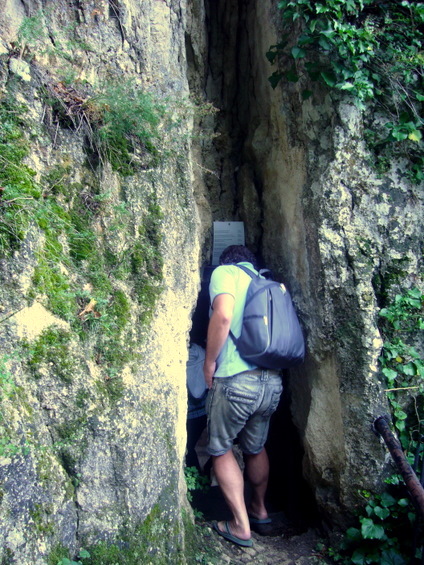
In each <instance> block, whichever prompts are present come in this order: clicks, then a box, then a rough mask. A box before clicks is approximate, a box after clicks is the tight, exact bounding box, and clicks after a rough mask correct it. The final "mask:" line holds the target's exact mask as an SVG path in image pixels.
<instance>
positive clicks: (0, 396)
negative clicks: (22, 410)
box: [0, 356, 20, 457]
mask: <svg viewBox="0 0 424 565" xmlns="http://www.w3.org/2000/svg"><path fill="white" fill-rule="evenodd" d="M8 360H9V357H8V356H3V357H1V358H0V457H5V456H10V455H16V454H17V453H19V451H20V447H19V446H18V445H16V444H15V443H14V442H13V441H12V438H11V436H10V434H9V431H8V426H7V424H8V422H7V418H6V414H5V411H4V406H3V403H4V402H5V401H6V400H8V399H10V398H12V397H13V396H14V395H15V394H16V391H17V387H16V385H15V382H14V379H13V377H12V375H11V373H10V371H9V369H8V367H7V362H8Z"/></svg>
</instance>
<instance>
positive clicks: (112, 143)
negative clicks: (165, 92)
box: [86, 80, 165, 175]
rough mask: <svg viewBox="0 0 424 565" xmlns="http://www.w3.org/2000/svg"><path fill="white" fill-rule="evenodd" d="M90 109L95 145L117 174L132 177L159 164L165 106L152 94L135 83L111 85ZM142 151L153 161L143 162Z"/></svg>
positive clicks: (90, 102) (103, 88) (102, 88)
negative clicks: (157, 161) (137, 171)
mask: <svg viewBox="0 0 424 565" xmlns="http://www.w3.org/2000/svg"><path fill="white" fill-rule="evenodd" d="M86 106H87V109H88V112H87V115H88V116H90V123H91V125H93V126H94V129H93V141H94V143H95V144H96V146H97V149H98V151H99V154H100V156H101V157H102V158H103V159H105V160H107V161H109V162H110V163H111V165H112V168H113V169H114V170H115V171H118V172H120V173H121V174H124V175H131V174H134V172H135V170H136V169H137V168H139V167H140V166H142V167H146V166H147V165H151V164H154V163H155V161H156V160H157V158H158V155H159V153H158V151H157V148H156V145H157V144H158V140H159V138H160V131H159V125H160V123H161V119H162V118H163V117H164V115H165V106H164V105H163V104H161V103H159V102H158V101H157V100H155V99H154V97H153V96H152V95H151V94H149V93H147V92H143V91H142V90H141V89H140V87H139V86H138V85H137V84H136V83H135V82H134V81H129V80H120V81H119V82H109V83H106V84H104V85H101V86H100V87H99V88H98V89H97V93H95V94H94V95H93V96H92V97H91V98H90V99H89V100H88V101H87V103H86ZM140 151H141V152H142V153H143V152H144V154H150V155H151V156H152V158H153V159H149V160H148V161H147V162H143V159H142V156H141V155H140ZM137 152H138V155H137Z"/></svg>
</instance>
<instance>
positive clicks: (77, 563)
mask: <svg viewBox="0 0 424 565" xmlns="http://www.w3.org/2000/svg"><path fill="white" fill-rule="evenodd" d="M89 558H90V553H89V552H88V551H87V550H86V549H80V551H79V552H78V555H77V556H76V557H75V559H69V551H68V550H67V549H65V548H64V547H63V546H57V547H56V548H54V549H53V551H52V552H51V553H50V555H49V558H48V565H84V564H85V563H87V561H86V560H87V559H89Z"/></svg>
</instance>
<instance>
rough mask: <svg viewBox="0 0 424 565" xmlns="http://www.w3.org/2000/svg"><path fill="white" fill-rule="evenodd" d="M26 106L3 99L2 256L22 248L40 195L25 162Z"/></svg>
mask: <svg viewBox="0 0 424 565" xmlns="http://www.w3.org/2000/svg"><path fill="white" fill-rule="evenodd" d="M25 112H26V107H25V106H23V105H20V104H16V103H15V102H13V100H12V99H7V100H1V101H0V257H4V256H7V255H9V254H11V253H12V252H13V251H14V250H15V249H17V248H19V246H20V244H21V242H22V240H23V239H24V237H25V233H26V230H27V229H28V226H29V223H30V218H31V212H32V205H33V203H34V202H35V201H38V200H39V198H40V196H41V190H40V187H39V186H38V185H37V183H36V182H35V178H34V177H35V172H34V171H33V170H32V169H30V168H29V167H28V166H26V165H24V164H23V163H22V160H23V159H24V158H25V157H26V156H27V155H28V142H27V141H26V140H25V138H24V135H23V132H22V128H23V127H24V121H23V118H22V116H23V115H24V114H25Z"/></svg>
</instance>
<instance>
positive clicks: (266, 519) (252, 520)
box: [249, 515, 272, 524]
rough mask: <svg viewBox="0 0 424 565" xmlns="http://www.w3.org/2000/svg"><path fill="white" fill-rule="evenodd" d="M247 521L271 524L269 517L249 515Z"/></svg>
mask: <svg viewBox="0 0 424 565" xmlns="http://www.w3.org/2000/svg"><path fill="white" fill-rule="evenodd" d="M249 522H250V523H251V524H271V522H272V520H271V518H262V519H261V518H254V517H253V516H250V515H249Z"/></svg>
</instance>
